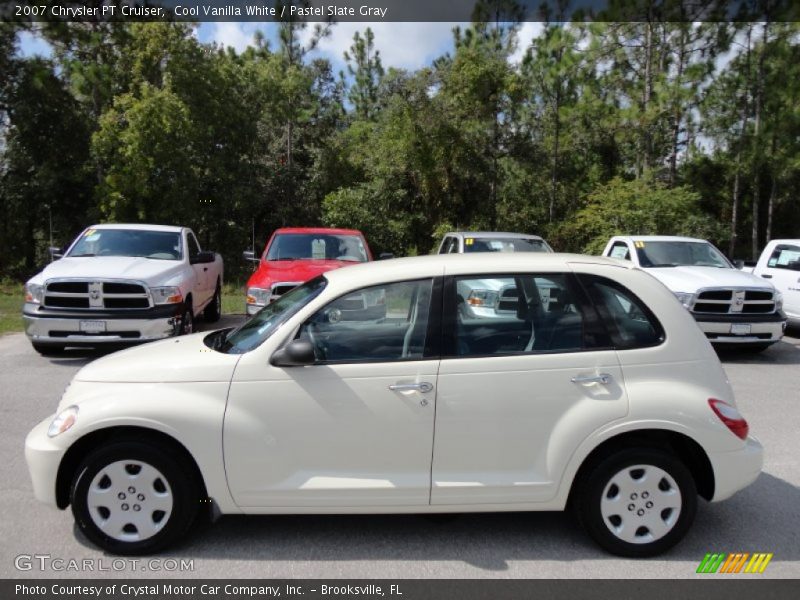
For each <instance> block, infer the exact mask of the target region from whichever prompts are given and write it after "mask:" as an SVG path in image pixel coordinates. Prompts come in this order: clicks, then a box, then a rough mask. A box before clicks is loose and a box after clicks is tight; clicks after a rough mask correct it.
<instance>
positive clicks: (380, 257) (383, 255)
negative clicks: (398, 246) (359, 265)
mask: <svg viewBox="0 0 800 600" xmlns="http://www.w3.org/2000/svg"><path fill="white" fill-rule="evenodd" d="M390 258H394V254H392V253H391V252H381V253H380V255H378V260H388V259H390Z"/></svg>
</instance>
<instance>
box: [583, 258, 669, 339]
mask: <svg viewBox="0 0 800 600" xmlns="http://www.w3.org/2000/svg"><path fill="white" fill-rule="evenodd" d="M579 279H580V281H581V284H582V285H583V286H584V288H585V289H586V292H587V293H588V295H589V297H590V298H591V300H592V303H593V304H594V305H595V308H596V309H597V312H598V314H599V315H600V319H601V320H602V321H603V324H604V325H605V327H606V329H607V330H608V334H609V336H610V338H611V342H612V343H613V345H614V347H615V348H617V349H621V350H624V349H630V348H646V347H650V346H657V345H658V344H661V343H662V342H663V341H664V338H665V334H664V328H663V327H662V326H661V323H660V322H659V321H658V319H657V318H656V316H655V314H653V311H651V310H650V308H648V306H647V305H646V304H645V303H644V302H643V301H642V300H641V299H640V298H639V297H638V296H636V294H634V293H633V292H632V291H631V290H629V289H628V288H626V287H625V286H624V285H622V284H620V283H617V282H616V281H613V280H611V279H607V278H605V277H599V276H597V275H586V274H582V275H579Z"/></svg>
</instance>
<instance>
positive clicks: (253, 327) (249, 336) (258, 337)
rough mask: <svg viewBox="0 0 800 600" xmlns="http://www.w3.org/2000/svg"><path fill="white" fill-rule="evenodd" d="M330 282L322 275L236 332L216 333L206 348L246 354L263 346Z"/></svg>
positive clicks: (259, 314) (270, 305)
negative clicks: (265, 341)
mask: <svg viewBox="0 0 800 600" xmlns="http://www.w3.org/2000/svg"><path fill="white" fill-rule="evenodd" d="M327 283H328V281H327V280H326V279H325V278H324V277H323V276H322V275H320V276H319V277H315V278H314V279H311V280H310V281H307V282H306V283H304V284H302V285H299V286H297V287H296V288H294V289H293V290H291V291H289V292H287V293H285V294H284V295H283V296H281V297H280V298H278V299H277V300H275V301H274V302H272V303H270V304H267V305H266V306H265V307H264V308H262V309H261V310H260V311H258V312H257V313H256V314H255V316H254V317H253V318H252V319H250V320H249V321H247V322H245V323H244V324H242V325H240V326H239V327H237V328H236V329H234V330H232V331H231V330H223V331H215V332H214V333H212V334H210V335H208V336H206V338H205V344H206V346H208V347H209V348H213V349H214V350H217V351H218V352H224V353H226V354H244V353H245V352H249V351H250V350H252V349H253V348H256V347H258V346H260V345H261V344H262V343H263V342H264V340H266V339H267V338H269V336H271V335H272V334H273V333H274V332H275V330H276V329H278V327H279V326H280V325H282V324H283V323H284V322H285V321H286V320H287V319H289V318H290V317H291V316H292V315H294V314H295V313H296V312H297V311H299V310H300V309H301V308H303V307H304V306H305V305H306V304H308V303H309V302H311V301H312V300H313V299H314V298H316V297H317V295H319V293H320V292H322V290H323V289H324V288H325V286H326V285H327Z"/></svg>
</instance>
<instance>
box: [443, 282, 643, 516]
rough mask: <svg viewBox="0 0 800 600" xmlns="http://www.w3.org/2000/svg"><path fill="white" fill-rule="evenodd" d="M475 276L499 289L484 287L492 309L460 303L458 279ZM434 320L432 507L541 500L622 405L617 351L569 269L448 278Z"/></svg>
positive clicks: (472, 285)
mask: <svg viewBox="0 0 800 600" xmlns="http://www.w3.org/2000/svg"><path fill="white" fill-rule="evenodd" d="M485 281H496V282H498V288H499V289H503V290H505V291H506V294H497V295H495V296H492V295H491V294H486V300H487V304H486V305H484V306H482V307H481V308H484V309H485V308H488V304H489V303H491V302H492V301H494V302H495V304H494V310H493V311H488V310H471V308H472V307H469V306H467V307H465V306H463V305H460V302H462V300H460V299H459V298H460V296H461V294H458V290H459V289H480V288H481V287H482V286H483V287H485V284H484V282H485ZM512 290H513V293H512ZM443 327H444V332H445V333H444V342H443V343H444V348H443V357H442V361H441V365H440V368H439V379H438V394H437V400H436V403H437V404H436V431H435V436H434V449H433V468H432V490H431V503H432V504H434V505H449V504H467V505H468V504H509V503H523V502H543V501H547V500H549V499H551V498H553V497H554V496H555V494H556V491H557V488H558V485H559V482H560V479H561V474H562V472H563V469H564V467H565V465H566V462H567V460H568V459H569V457H570V456H571V454H572V452H573V451H574V449H575V447H577V445H578V444H579V443H580V442H581V441H582V439H584V438H585V436H587V435H588V434H589V433H591V432H592V431H594V430H595V429H596V428H598V427H600V426H601V425H603V424H605V423H607V422H609V421H612V420H614V419H618V418H620V417H623V416H624V415H625V414H627V412H628V399H627V395H626V392H625V388H624V385H623V380H622V373H621V369H620V365H619V362H618V359H617V355H616V352H615V351H614V350H613V349H612V348H611V347H610V345H609V340H608V336H607V335H606V334H605V329H604V328H602V327H601V326H600V323H599V320H598V318H597V314H596V313H595V311H594V309H593V307H592V305H591V303H590V302H589V300H588V297H587V296H586V295H585V294H584V292H583V291H582V288H581V287H580V285H579V283H578V281H577V279H576V277H575V276H574V275H572V274H571V273H566V272H536V273H533V272H531V273H521V274H514V275H509V274H504V273H497V274H493V273H481V274H475V275H470V276H465V277H461V276H459V277H450V278H448V279H447V280H446V283H445V293H444V305H443Z"/></svg>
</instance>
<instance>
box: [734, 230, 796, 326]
mask: <svg viewBox="0 0 800 600" xmlns="http://www.w3.org/2000/svg"><path fill="white" fill-rule="evenodd" d="M742 270H743V271H745V272H748V273H749V272H752V273H753V275H755V276H756V277H761V278H762V279H767V280H768V281H769V282H770V283H771V284H772V285H774V286H775V288H776V289H777V290H779V291H780V292H781V293H782V294H783V311H784V312H785V313H786V318H787V319H788V320H789V324H790V325H792V326H794V327H800V239H797V240H772V241H771V242H770V243H768V244H767V247H766V248H764V251H763V252H762V253H761V256H760V257H759V258H758V262H757V263H756V265H755V267H749V268H748V267H743V268H742Z"/></svg>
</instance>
